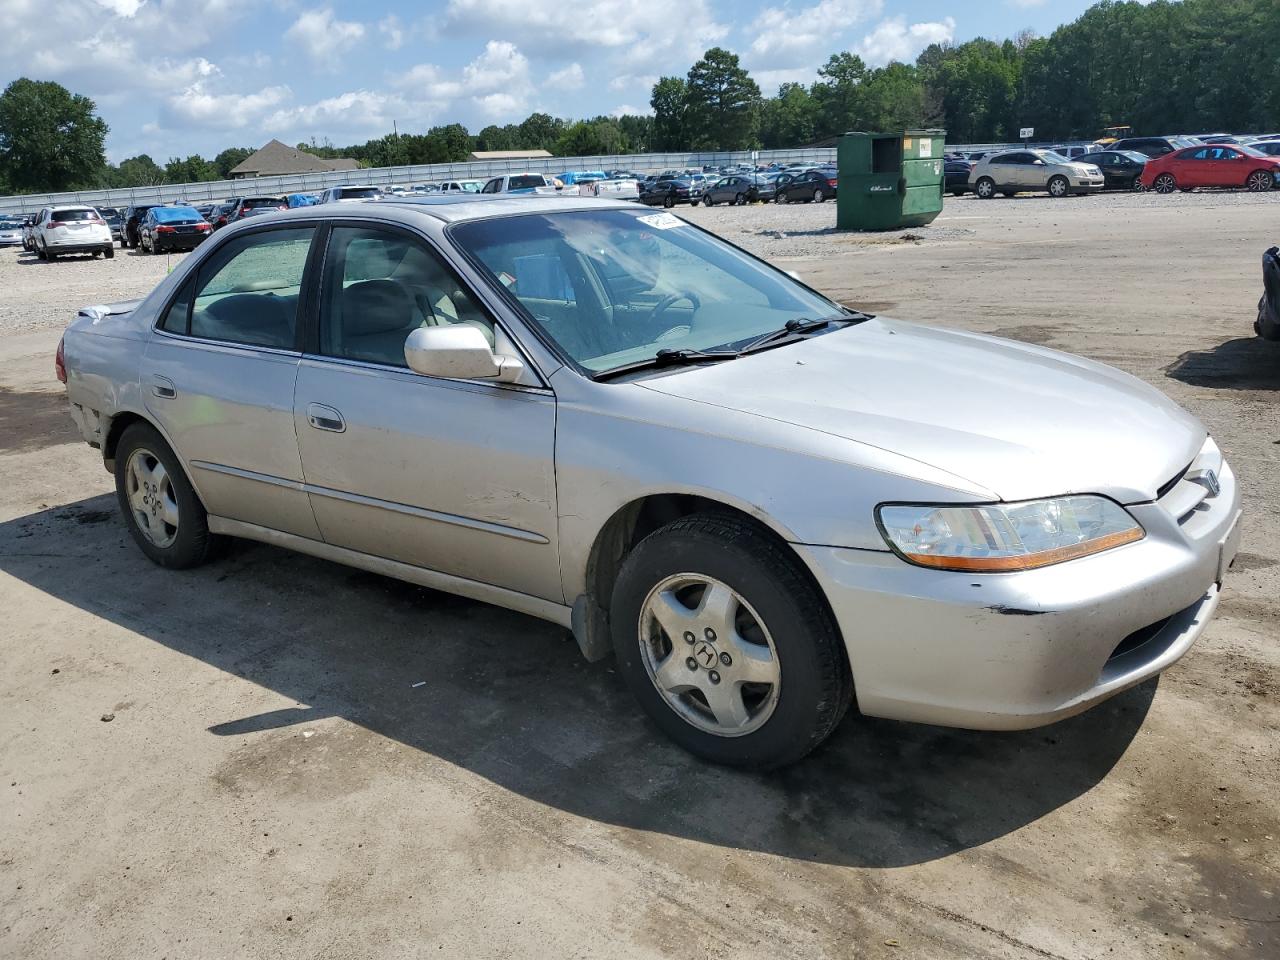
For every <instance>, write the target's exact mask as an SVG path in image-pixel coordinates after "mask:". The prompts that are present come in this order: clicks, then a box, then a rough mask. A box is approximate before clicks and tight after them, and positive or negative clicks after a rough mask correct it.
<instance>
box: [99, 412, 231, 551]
mask: <svg viewBox="0 0 1280 960" xmlns="http://www.w3.org/2000/svg"><path fill="white" fill-rule="evenodd" d="M115 475H116V501H117V502H118V503H119V504H120V512H121V513H122V514H123V515H124V521H125V525H126V526H128V528H129V534H130V535H131V536H132V537H133V540H134V542H135V543H136V544H137V545H138V548H139V549H140V550H142V552H143V553H145V554H146V555H147V558H148V559H150V560H151V561H152V562H153V563H155V564H158V565H159V566H162V567H168V568H169V569H171V570H186V569H188V568H189V567H198V566H199V565H200V564H202V563H204V562H206V561H207V560H208V559H209V558H210V557H211V556H212V555H213V553H214V550H215V549H216V547H217V538H216V537H214V536H213V534H211V533H210V532H209V515H208V514H207V513H206V512H205V509H204V505H203V504H202V503H201V502H200V498H199V497H197V496H196V492H195V490H194V488H192V486H191V483H190V481H188V480H187V475H186V473H184V472H183V469H182V464H181V463H179V462H178V458H177V457H176V456H175V455H174V453H173V451H172V450H170V449H169V445H168V444H167V443H165V442H164V438H163V437H162V436H160V434H159V432H158V431H157V430H156V429H155V427H153V426H151V424H149V423H135V424H133V425H132V426H130V427H128V428H126V429H125V432H124V436H122V437H121V438H120V443H119V444H118V445H117V447H116V469H115ZM171 521H172V522H171Z"/></svg>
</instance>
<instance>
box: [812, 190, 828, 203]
mask: <svg viewBox="0 0 1280 960" xmlns="http://www.w3.org/2000/svg"><path fill="white" fill-rule="evenodd" d="M826 199H827V195H826V194H825V193H823V192H822V191H821V190H815V191H813V202H814V203H822V202H823V201H825V200H826Z"/></svg>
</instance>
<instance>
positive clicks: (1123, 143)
mask: <svg viewBox="0 0 1280 960" xmlns="http://www.w3.org/2000/svg"><path fill="white" fill-rule="evenodd" d="M1195 145H1196V141H1194V140H1192V139H1191V138H1190V137H1125V138H1124V139H1123V140H1117V141H1116V142H1115V143H1112V144H1108V145H1107V149H1108V150H1117V151H1119V152H1121V153H1125V152H1127V151H1129V150H1132V151H1134V152H1135V153H1141V154H1143V155H1145V156H1148V157H1163V156H1164V155H1165V154H1166V153H1173V151H1175V150H1181V149H1182V148H1183V147H1194V146H1195Z"/></svg>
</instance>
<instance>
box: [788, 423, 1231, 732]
mask: <svg viewBox="0 0 1280 960" xmlns="http://www.w3.org/2000/svg"><path fill="white" fill-rule="evenodd" d="M1206 451H1207V452H1206ZM1206 451H1202V453H1201V455H1200V457H1198V458H1197V464H1199V463H1201V461H1205V462H1209V461H1214V460H1215V458H1216V463H1217V468H1216V469H1215V473H1216V475H1217V477H1218V479H1219V484H1220V491H1219V493H1218V495H1217V496H1215V497H1207V496H1203V493H1200V494H1198V493H1197V491H1203V488H1202V487H1200V485H1199V484H1198V483H1196V482H1195V481H1192V480H1187V479H1185V478H1184V479H1183V480H1181V481H1180V482H1179V483H1177V484H1175V485H1174V488H1173V489H1172V490H1171V491H1169V492H1168V493H1167V494H1166V495H1165V496H1164V497H1163V498H1161V499H1160V500H1159V501H1156V502H1152V503H1146V504H1140V505H1131V506H1130V507H1129V508H1128V509H1129V510H1130V512H1131V513H1132V514H1133V515H1134V517H1136V518H1137V519H1138V521H1139V522H1140V523H1141V524H1142V525H1143V527H1144V528H1145V529H1146V531H1147V536H1146V537H1145V538H1144V539H1143V540H1141V541H1139V542H1137V543H1133V544H1129V545H1127V546H1123V547H1119V548H1116V549H1114V550H1109V551H1107V552H1105V553H1100V554H1095V555H1094V556H1091V557H1085V558H1082V559H1079V560H1074V561H1069V562H1067V563H1062V564H1058V565H1056V566H1051V567H1044V568H1041V569H1039V570H1029V571H1025V572H1021V573H1008V574H985V575H981V574H979V575H973V574H967V573H954V572H947V571H938V570H929V569H925V568H923V567H916V566H913V565H911V564H908V563H906V562H905V561H903V560H901V559H899V558H898V557H897V556H895V555H894V554H892V553H888V552H879V551H868V550H848V549H842V548H837V547H817V546H797V548H796V549H797V550H798V551H799V552H800V554H801V556H802V558H803V559H804V560H805V562H806V563H807V564H808V565H809V568H810V570H812V571H813V574H814V576H815V577H816V578H817V580H818V583H819V585H820V586H821V587H822V589H823V591H824V593H825V594H826V596H827V598H828V600H829V601H830V603H831V607H832V610H833V612H834V613H835V617H836V620H837V622H838V623H839V625H840V629H841V632H842V634H843V636H844V640H845V646H846V649H847V650H848V655H849V665H850V668H851V669H852V672H853V679H854V687H855V690H856V692H857V701H858V707H859V709H860V710H861V711H862V712H863V713H865V714H868V715H870V716H876V717H888V718H892V719H898V720H912V721H918V722H922V723H933V724H939V725H942V726H954V727H966V728H970V729H976V730H1018V729H1025V728H1029V727H1037V726H1042V725H1044V724H1048V723H1053V722H1055V721H1057V720H1061V719H1064V718H1066V717H1070V716H1073V715H1075V714H1077V713H1081V712H1083V711H1084V710H1087V709H1088V708H1089V707H1091V706H1093V705H1094V704H1096V703H1098V702H1100V701H1102V700H1104V699H1106V698H1107V697H1110V696H1112V695H1114V694H1116V693H1119V692H1120V691H1122V690H1125V689H1127V688H1129V687H1132V686H1134V685H1136V684H1138V683H1141V682H1142V681H1144V680H1146V679H1148V678H1150V677H1152V676H1155V675H1156V674H1158V673H1160V672H1161V671H1163V670H1165V669H1166V668H1167V667H1169V666H1170V665H1171V664H1173V663H1174V662H1175V661H1177V660H1178V659H1179V658H1180V657H1181V656H1182V655H1183V654H1185V653H1186V652H1187V650H1188V649H1189V648H1190V647H1191V644H1192V643H1194V642H1195V640H1196V638H1197V637H1199V635H1200V634H1201V633H1202V632H1203V630H1204V628H1205V625H1206V624H1207V623H1208V621H1209V620H1210V618H1211V617H1212V616H1213V613H1214V611H1215V610H1216V609H1217V605H1218V597H1219V590H1220V588H1221V582H1222V576H1223V573H1224V572H1225V570H1226V568H1227V567H1228V566H1229V565H1230V563H1231V561H1232V560H1233V559H1234V557H1235V551H1236V548H1237V545H1238V542H1239V536H1240V524H1239V516H1240V506H1239V504H1240V496H1239V492H1238V490H1237V487H1236V482H1235V477H1234V475H1233V474H1232V472H1231V468H1230V467H1229V466H1228V465H1227V464H1226V462H1225V461H1223V460H1222V458H1221V455H1220V454H1219V453H1218V452H1217V448H1216V447H1214V446H1213V445H1212V444H1207V445H1206ZM1192 466H1193V468H1194V469H1193V470H1192V471H1191V473H1190V474H1188V475H1190V476H1194V475H1195V473H1196V470H1198V469H1200V468H1199V467H1197V465H1196V464H1193V465H1192ZM1192 488H1195V489H1192ZM1198 496H1200V497H1201V499H1199V500H1197V497H1198ZM1192 504H1194V505H1192ZM1188 507H1190V508H1189V509H1188Z"/></svg>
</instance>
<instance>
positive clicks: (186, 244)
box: [151, 233, 209, 252]
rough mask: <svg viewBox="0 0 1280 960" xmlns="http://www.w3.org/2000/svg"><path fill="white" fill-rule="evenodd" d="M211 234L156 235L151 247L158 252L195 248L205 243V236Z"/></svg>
mask: <svg viewBox="0 0 1280 960" xmlns="http://www.w3.org/2000/svg"><path fill="white" fill-rule="evenodd" d="M208 235H209V234H207V233H202V234H198V235H195V236H191V235H188V236H181V237H154V238H153V239H152V241H151V247H152V249H153V250H156V251H157V252H165V251H171V250H183V251H186V250H194V249H195V248H196V247H198V246H200V244H202V243H204V241H205V238H206V237H207V236H208Z"/></svg>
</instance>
